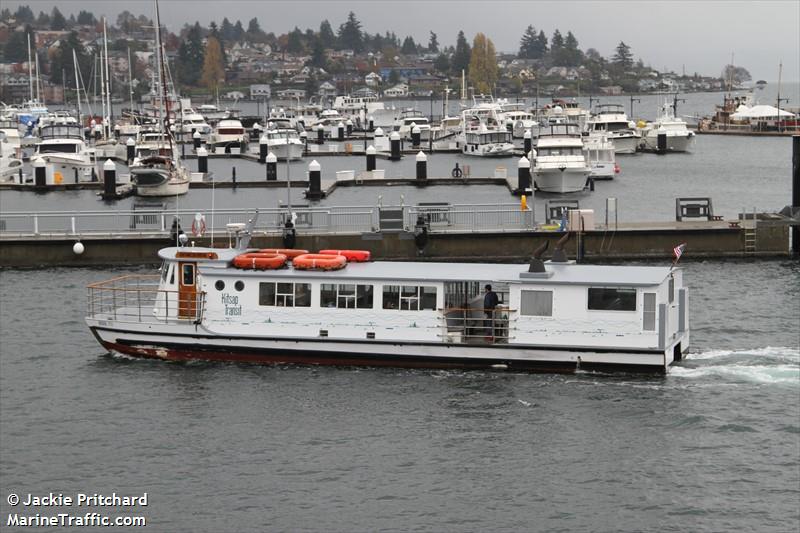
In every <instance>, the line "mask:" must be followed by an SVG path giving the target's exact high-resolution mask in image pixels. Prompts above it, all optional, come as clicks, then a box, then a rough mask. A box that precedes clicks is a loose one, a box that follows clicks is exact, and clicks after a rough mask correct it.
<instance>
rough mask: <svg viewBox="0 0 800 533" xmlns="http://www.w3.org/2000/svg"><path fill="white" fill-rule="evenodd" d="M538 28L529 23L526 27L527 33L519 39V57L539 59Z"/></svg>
mask: <svg viewBox="0 0 800 533" xmlns="http://www.w3.org/2000/svg"><path fill="white" fill-rule="evenodd" d="M537 44H538V43H537V40H536V29H535V28H534V27H533V26H532V25H530V24H529V25H528V27H527V28H525V33H523V34H522V38H521V39H520V40H519V52H518V53H517V57H518V58H520V59H537V57H536V46H537Z"/></svg>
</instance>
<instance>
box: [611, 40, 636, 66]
mask: <svg viewBox="0 0 800 533" xmlns="http://www.w3.org/2000/svg"><path fill="white" fill-rule="evenodd" d="M611 62H612V63H614V65H616V66H617V67H619V68H621V69H622V70H626V69H629V68H631V66H632V65H633V54H632V53H631V47H630V46H628V45H627V44H625V43H624V42H623V41H620V42H619V44H618V45H617V48H616V53H615V54H614V57H612V58H611Z"/></svg>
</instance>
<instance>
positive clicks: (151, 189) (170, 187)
mask: <svg viewBox="0 0 800 533" xmlns="http://www.w3.org/2000/svg"><path fill="white" fill-rule="evenodd" d="M155 6H156V7H155V8H156V28H155V30H156V70H157V71H158V85H159V87H160V88H161V91H162V95H163V98H161V102H160V103H159V106H158V113H159V123H160V124H161V127H162V128H163V132H164V136H165V137H166V139H167V145H166V146H164V147H163V148H161V149H160V150H159V151H158V153H155V154H151V155H148V156H146V157H144V158H141V159H139V158H137V159H134V161H133V163H132V164H131V167H130V171H131V181H133V183H134V185H135V186H136V194H137V195H139V196H176V195H179V194H186V193H187V192H189V181H190V174H189V170H188V169H187V168H186V167H184V166H183V164H182V163H181V160H180V158H179V156H178V153H177V150H175V140H174V139H173V137H172V132H171V131H170V129H169V127H168V126H167V121H168V117H169V116H170V110H169V102H170V100H169V98H167V86H166V84H167V81H166V72H165V70H166V69H165V66H164V49H163V47H162V45H161V18H160V16H159V11H158V0H156V1H155ZM165 108H166V109H165Z"/></svg>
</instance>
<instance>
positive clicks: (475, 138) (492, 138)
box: [460, 104, 514, 157]
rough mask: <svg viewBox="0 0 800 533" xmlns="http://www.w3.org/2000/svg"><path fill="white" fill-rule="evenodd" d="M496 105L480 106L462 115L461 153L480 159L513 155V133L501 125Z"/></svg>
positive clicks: (465, 111) (467, 110)
mask: <svg viewBox="0 0 800 533" xmlns="http://www.w3.org/2000/svg"><path fill="white" fill-rule="evenodd" d="M496 109H497V108H496V106H495V105H494V104H479V105H478V106H476V107H473V108H471V109H466V110H464V111H463V112H462V113H461V128H462V132H461V140H460V142H461V152H462V153H463V154H465V155H474V156H478V157H507V156H510V155H512V154H513V152H514V144H513V142H512V138H511V132H510V131H508V130H506V128H505V127H504V126H502V124H501V123H500V120H499V118H498V115H497V111H496Z"/></svg>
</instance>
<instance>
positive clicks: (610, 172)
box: [583, 133, 620, 180]
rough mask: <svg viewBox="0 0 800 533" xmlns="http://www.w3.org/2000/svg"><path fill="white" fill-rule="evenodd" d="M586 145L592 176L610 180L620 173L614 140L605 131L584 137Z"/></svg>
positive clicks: (597, 178)
mask: <svg viewBox="0 0 800 533" xmlns="http://www.w3.org/2000/svg"><path fill="white" fill-rule="evenodd" d="M583 144H584V146H585V147H586V157H587V158H588V160H589V166H590V167H591V168H592V174H591V177H592V178H594V179H596V180H610V179H614V176H615V175H617V174H619V172H620V169H619V165H618V164H617V155H616V153H615V150H614V141H612V140H610V139H609V138H608V136H607V135H606V134H604V133H600V134H597V133H590V134H589V135H585V136H584V137H583Z"/></svg>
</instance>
